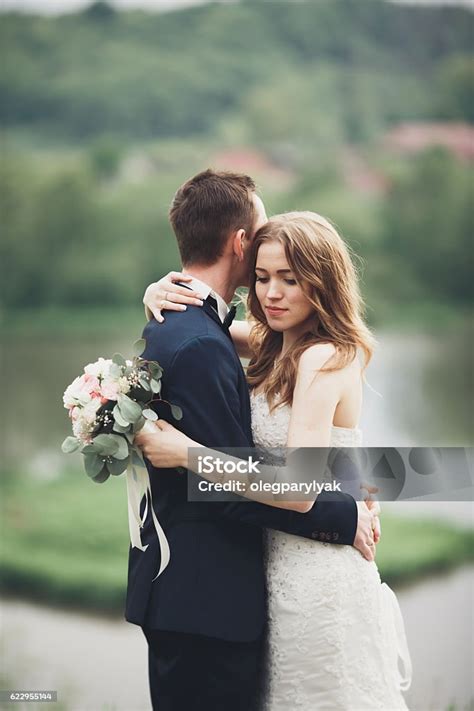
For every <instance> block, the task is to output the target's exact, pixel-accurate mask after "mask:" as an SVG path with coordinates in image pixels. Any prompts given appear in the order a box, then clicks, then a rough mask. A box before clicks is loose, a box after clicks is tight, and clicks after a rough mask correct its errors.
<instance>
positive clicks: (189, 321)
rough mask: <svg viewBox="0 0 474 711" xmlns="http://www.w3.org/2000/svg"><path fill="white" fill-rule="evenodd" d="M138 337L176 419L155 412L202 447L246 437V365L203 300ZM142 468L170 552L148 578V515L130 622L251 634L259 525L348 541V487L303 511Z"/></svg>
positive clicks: (260, 594)
mask: <svg viewBox="0 0 474 711" xmlns="http://www.w3.org/2000/svg"><path fill="white" fill-rule="evenodd" d="M143 337H144V338H145V339H146V349H145V351H144V353H143V357H144V358H147V359H149V360H156V361H158V362H159V363H160V365H161V366H162V367H163V369H164V374H163V378H162V393H161V396H162V397H163V398H164V399H166V400H168V401H169V402H171V403H173V404H176V405H179V406H180V407H181V409H182V411H183V418H182V420H181V421H180V422H179V423H175V422H173V420H172V418H171V416H170V413H169V410H168V411H166V410H163V409H161V410H160V411H159V414H160V415H161V416H162V417H165V418H166V419H168V421H170V422H172V423H173V424H175V425H177V426H178V427H179V429H181V430H182V431H183V432H185V433H186V434H187V435H189V437H191V438H192V439H194V440H195V441H197V442H200V443H201V444H202V445H204V446H206V447H212V448H214V449H224V448H226V447H249V446H252V445H253V442H252V431H251V416H250V401H249V393H248V388H247V383H246V379H245V374H244V371H243V369H242V366H241V363H240V360H239V358H238V356H237V353H236V351H235V348H234V346H233V343H232V340H231V338H230V336H229V333H228V331H227V330H226V329H224V327H223V326H222V324H221V322H220V320H219V318H218V316H217V314H216V313H215V311H214V310H213V309H212V307H211V306H210V305H209V304H207V303H205V304H204V307H202V308H200V307H193V306H188V308H187V311H186V312H184V313H175V312H169V313H167V314H166V320H165V322H164V323H163V324H158V323H157V322H156V321H155V320H152V321H150V322H149V323H148V324H147V326H146V327H145V330H144V333H143ZM159 407H161V408H162V407H163V406H159ZM147 467H148V471H149V474H150V480H151V487H152V494H153V504H154V509H155V511H156V514H157V516H158V519H159V521H160V523H161V525H162V527H163V529H164V531H165V534H166V537H167V539H168V542H169V545H170V550H171V560H170V562H169V564H168V567H167V568H166V569H165V570H164V572H163V573H162V574H161V576H160V577H159V578H158V579H157V580H155V581H154V582H152V580H153V578H154V577H155V575H156V573H157V571H158V568H159V550H158V545H157V539H156V534H155V532H154V529H153V525H152V521H151V517H150V516H148V519H147V521H146V524H145V527H144V530H143V531H142V541H143V543H148V544H149V547H148V549H147V550H146V551H145V552H143V551H140V550H138V549H136V548H134V549H132V548H131V549H130V553H129V570H128V588H127V601H126V613H125V616H126V619H127V620H128V621H129V622H133V623H136V624H139V625H141V626H143V627H149V628H152V629H159V630H168V631H175V632H186V633H194V634H202V635H207V636H211V637H217V638H220V639H225V640H230V641H250V640H254V639H256V638H257V637H258V636H259V635H260V633H261V631H262V629H263V626H264V623H265V618H266V606H265V577H264V568H263V547H262V528H273V529H276V530H280V531H285V532H288V533H292V534H295V535H298V536H303V537H305V538H313V539H318V540H320V539H321V534H329V535H328V536H327V538H325V540H332V541H334V542H337V543H342V544H352V543H353V540H354V536H355V531H356V527H357V507H356V504H355V501H354V499H353V498H352V497H351V496H349V495H347V494H337V495H335V494H331V496H332V497H333V499H332V500H331V501H329V500H328V499H329V498H330V497H329V496H328V495H325V494H324V493H322V494H320V495H319V496H318V498H317V500H316V503H315V505H314V506H313V508H312V510H311V511H310V512H309V513H307V514H299V513H295V512H292V511H285V510H283V509H277V508H272V507H269V506H265V505H263V504H259V503H256V502H250V501H244V500H242V499H240V500H239V499H237V498H236V499H235V500H234V501H232V502H227V503H222V502H217V501H212V500H209V501H206V502H202V501H201V502H189V501H188V500H187V476H186V475H185V474H179V473H177V472H176V470H165V469H160V470H158V469H155V468H154V467H153V466H152V465H151V464H150V463H149V462H147ZM193 476H194V475H193ZM334 496H337V498H338V501H337V502H335V501H334ZM323 537H324V536H323Z"/></svg>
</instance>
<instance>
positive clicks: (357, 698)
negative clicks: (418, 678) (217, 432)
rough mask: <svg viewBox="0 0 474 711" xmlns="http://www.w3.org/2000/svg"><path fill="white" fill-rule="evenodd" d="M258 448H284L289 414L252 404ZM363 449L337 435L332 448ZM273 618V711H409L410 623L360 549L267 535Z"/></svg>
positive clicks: (269, 706) (356, 436) (260, 401)
mask: <svg viewBox="0 0 474 711" xmlns="http://www.w3.org/2000/svg"><path fill="white" fill-rule="evenodd" d="M251 404H252V426H253V436H254V440H255V444H256V445H257V446H262V447H285V446H286V441H287V434H288V426H289V421H290V407H289V406H283V407H279V408H277V409H276V410H274V411H273V412H272V413H270V412H269V408H268V405H267V401H266V397H265V396H264V395H263V394H258V395H252V397H251ZM360 445H361V433H360V430H355V429H345V428H340V427H333V431H332V437H331V446H335V447H356V446H360ZM266 549H267V560H266V570H267V586H268V614H269V659H268V672H267V673H268V679H267V689H266V692H265V702H264V709H265V711H289V709H291V710H292V711H293V710H294V711H330V710H334V711H369V710H370V709H377V710H378V711H399V710H400V711H401V710H405V711H406V709H407V706H406V704H405V701H404V699H403V696H402V694H401V690H402V689H407V688H408V687H409V685H410V677H411V662H410V656H409V652H408V648H407V644H406V638H405V632H404V627H403V620H402V617H401V613H400V609H399V607H398V602H397V599H396V597H395V595H394V593H393V592H392V590H391V589H390V588H389V587H388V586H387V585H386V584H385V583H381V581H380V576H379V572H378V569H377V566H376V564H375V563H374V562H372V563H371V562H368V561H367V560H365V559H364V558H363V557H362V555H361V554H360V553H359V552H358V551H357V550H356V549H355V548H353V547H352V546H348V545H336V544H331V543H320V542H316V541H311V540H309V539H304V538H300V537H298V536H292V535H290V534H286V533H282V532H279V531H270V530H269V531H268V532H267V546H266Z"/></svg>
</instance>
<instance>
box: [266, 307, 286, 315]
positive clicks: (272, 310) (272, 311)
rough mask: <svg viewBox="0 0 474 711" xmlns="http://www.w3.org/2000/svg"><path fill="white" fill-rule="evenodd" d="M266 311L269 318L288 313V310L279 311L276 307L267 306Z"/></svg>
mask: <svg viewBox="0 0 474 711" xmlns="http://www.w3.org/2000/svg"><path fill="white" fill-rule="evenodd" d="M265 311H266V312H267V314H268V315H269V316H281V315H282V314H284V313H285V312H286V311H288V309H279V308H277V307H276V306H266V307H265Z"/></svg>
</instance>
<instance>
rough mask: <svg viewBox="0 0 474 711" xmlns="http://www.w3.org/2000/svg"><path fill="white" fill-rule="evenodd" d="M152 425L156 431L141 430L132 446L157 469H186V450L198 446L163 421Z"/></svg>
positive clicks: (157, 421)
mask: <svg viewBox="0 0 474 711" xmlns="http://www.w3.org/2000/svg"><path fill="white" fill-rule="evenodd" d="M154 424H155V425H156V431H155V432H149V431H146V432H144V431H143V430H141V431H140V432H138V434H137V435H136V436H135V440H134V444H136V445H137V446H138V447H140V449H141V451H142V453H143V456H144V457H146V458H147V459H148V460H149V461H150V462H151V463H152V464H153V466H154V467H156V468H157V469H175V468H176V467H185V468H187V466H188V449H189V447H197V446H198V445H197V444H196V443H195V442H193V440H192V439H190V438H189V437H188V436H187V435H185V434H183V433H182V432H180V431H179V430H177V429H176V427H173V425H170V424H169V422H166V421H165V420H156V422H155V423H154Z"/></svg>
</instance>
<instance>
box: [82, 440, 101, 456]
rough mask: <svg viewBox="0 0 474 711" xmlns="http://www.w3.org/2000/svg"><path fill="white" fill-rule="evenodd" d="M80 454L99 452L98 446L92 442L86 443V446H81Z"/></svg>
mask: <svg viewBox="0 0 474 711" xmlns="http://www.w3.org/2000/svg"><path fill="white" fill-rule="evenodd" d="M82 454H100V447H98V446H97V445H95V444H94V443H92V444H86V446H85V447H83V448H82Z"/></svg>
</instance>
